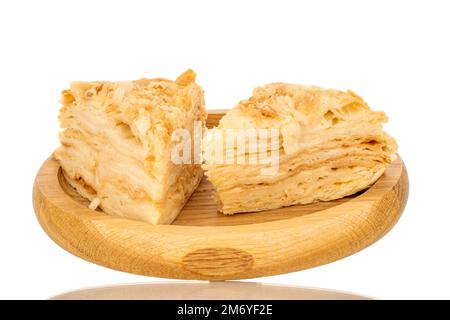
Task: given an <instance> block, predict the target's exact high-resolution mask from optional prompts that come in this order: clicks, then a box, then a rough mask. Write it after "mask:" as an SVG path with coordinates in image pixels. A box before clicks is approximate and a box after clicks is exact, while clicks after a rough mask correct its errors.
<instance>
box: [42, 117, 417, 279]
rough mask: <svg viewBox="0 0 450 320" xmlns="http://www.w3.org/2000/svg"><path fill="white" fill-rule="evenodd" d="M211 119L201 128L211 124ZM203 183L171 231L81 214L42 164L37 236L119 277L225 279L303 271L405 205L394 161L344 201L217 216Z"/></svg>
mask: <svg viewBox="0 0 450 320" xmlns="http://www.w3.org/2000/svg"><path fill="white" fill-rule="evenodd" d="M221 115H222V113H221V112H220V111H216V112H211V113H210V115H209V118H208V126H212V125H215V124H216V123H217V120H218V119H220V117H221ZM212 190H213V189H212V186H211V185H210V184H209V183H208V181H206V180H205V179H204V180H203V181H202V183H201V184H200V186H199V187H198V188H197V190H196V191H195V192H194V194H193V195H192V197H191V199H190V200H189V202H188V203H187V204H186V206H185V207H184V209H183V211H182V212H181V213H180V215H179V216H178V218H177V219H176V220H175V221H174V223H173V224H171V225H159V226H153V225H151V224H148V223H144V222H139V221H133V220H127V219H123V218H118V217H112V216H109V215H107V214H105V213H103V212H102V211H101V210H95V211H93V210H90V209H89V208H88V207H87V205H88V202H87V201H86V200H85V199H83V198H82V197H80V196H79V195H78V194H77V193H76V191H74V190H73V189H72V188H71V187H70V186H69V185H68V184H67V183H66V181H65V179H64V177H63V175H62V174H61V170H60V167H59V165H58V163H57V162H56V161H55V160H53V159H52V158H51V157H50V158H49V159H48V160H46V161H45V162H44V164H43V165H42V167H41V169H40V170H39V172H38V174H37V177H36V180H35V184H34V188H33V204H34V209H35V211H36V215H37V217H38V219H39V222H40V224H41V226H42V228H43V229H44V230H45V232H46V233H47V234H48V235H49V236H50V237H51V238H52V239H53V240H54V241H55V242H56V243H57V244H59V245H60V246H61V247H62V248H64V249H65V250H67V251H69V252H71V253H73V254H74V255H76V256H78V257H81V258H83V259H86V260H88V261H91V262H94V263H97V264H99V265H102V266H105V267H109V268H112V269H116V270H121V271H125V272H130V273H135V274H140V275H146V276H156V277H164V278H176V279H199V280H200V279H203V280H230V279H243V278H254V277H261V276H269V275H274V274H281V273H287V272H292V271H298V270H302V269H307V268H311V267H315V266H319V265H322V264H326V263H329V262H332V261H336V260H338V259H341V258H343V257H346V256H349V255H351V254H353V253H355V252H357V251H359V250H361V249H364V248H365V247H367V246H369V245H370V244H372V243H374V242H375V241H376V240H378V239H380V238H381V237H382V236H383V235H385V234H386V233H387V232H388V231H389V230H390V229H391V228H392V227H393V226H394V224H395V223H396V222H397V220H398V219H399V217H400V215H401V213H402V211H403V209H404V207H405V204H406V200H407V197H408V175H407V173H406V168H405V166H404V164H403V162H402V160H401V159H400V157H399V158H398V159H397V160H396V161H394V162H393V163H392V164H391V165H390V166H389V167H388V168H387V170H386V172H385V173H384V174H383V176H382V177H381V178H380V179H379V180H378V181H377V182H376V183H375V184H374V185H373V186H372V187H370V188H369V189H367V190H366V191H364V192H362V193H359V194H357V195H353V196H350V197H346V198H344V199H340V200H336V201H330V202H319V203H314V204H310V205H299V206H292V207H286V208H282V209H276V210H270V211H264V212H256V213H241V214H236V215H233V216H224V215H222V214H220V213H218V212H217V208H216V205H215V203H214V201H213V199H212V197H211V195H212Z"/></svg>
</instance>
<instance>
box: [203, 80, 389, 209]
mask: <svg viewBox="0 0 450 320" xmlns="http://www.w3.org/2000/svg"><path fill="white" fill-rule="evenodd" d="M386 121H387V117H386V115H385V114H384V113H383V112H375V111H373V110H371V109H370V108H369V107H368V105H367V104H366V103H365V102H364V101H363V100H362V99H361V98H360V97H359V96H357V95H356V94H355V93H353V92H351V91H347V92H343V91H338V90H331V89H330V90H327V89H321V88H318V87H311V86H301V85H293V84H285V83H273V84H269V85H266V86H263V87H260V88H257V89H255V90H254V92H253V96H252V97H251V98H249V99H248V100H244V101H241V102H240V103H239V104H238V105H237V106H236V107H234V108H233V109H231V110H230V111H229V112H228V113H227V114H226V115H225V116H224V117H223V118H222V119H221V120H220V123H219V125H218V127H216V128H214V129H212V130H209V131H208V134H207V135H206V137H204V139H203V152H204V154H203V157H204V162H205V164H204V169H205V170H206V175H207V176H208V179H209V180H210V181H211V182H212V184H213V185H214V186H215V189H216V195H215V196H216V199H217V202H218V204H219V207H220V210H221V211H222V212H223V213H225V214H233V213H237V212H248V211H260V210H265V209H274V208H279V207H283V206H289V205H294V204H307V203H311V202H315V201H328V200H333V199H337V198H341V197H345V196H347V195H351V194H354V193H356V192H358V191H361V190H363V189H365V188H367V187H368V186H370V185H371V184H373V183H374V182H375V181H376V180H377V179H378V178H379V177H380V176H381V175H382V174H383V172H384V170H385V169H386V167H387V166H388V165H389V163H390V162H391V161H392V160H393V159H394V158H395V152H396V150H397V145H396V142H395V140H394V139H393V138H391V137H390V136H389V135H387V134H386V133H385V132H384V131H383V128H382V124H383V123H384V122H386Z"/></svg>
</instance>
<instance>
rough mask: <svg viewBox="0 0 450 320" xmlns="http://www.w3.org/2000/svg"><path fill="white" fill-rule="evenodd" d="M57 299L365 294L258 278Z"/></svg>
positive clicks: (104, 290) (84, 292)
mask: <svg viewBox="0 0 450 320" xmlns="http://www.w3.org/2000/svg"><path fill="white" fill-rule="evenodd" d="M51 299H53V300H74V299H75V300H122V299H123V300H201V299H205V300H206V299H209V300H230V299H240V300H252V299H254V300H315V299H324V300H337V299H340V300H360V299H364V300H365V299H370V298H369V297H365V296H362V295H357V294H352V293H345V292H339V291H334V290H326V289H315V288H303V287H295V286H279V285H271V284H263V283H255V282H238V281H217V282H179V283H177V282H170V283H144V284H125V285H115V286H105V287H98V288H89V289H80V290H76V291H72V292H67V293H64V294H60V295H57V296H55V297H52V298H51Z"/></svg>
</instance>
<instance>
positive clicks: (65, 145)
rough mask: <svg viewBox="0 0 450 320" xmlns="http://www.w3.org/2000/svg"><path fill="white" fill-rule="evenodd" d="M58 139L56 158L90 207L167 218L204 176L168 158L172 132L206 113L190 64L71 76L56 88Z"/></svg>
mask: <svg viewBox="0 0 450 320" xmlns="http://www.w3.org/2000/svg"><path fill="white" fill-rule="evenodd" d="M61 102H62V104H63V107H62V108H61V111H60V116H59V119H60V122H61V127H62V128H63V131H62V132H61V134H60V141H61V146H60V147H59V148H58V149H57V150H56V151H55V154H54V156H55V158H56V159H57V160H58V161H59V163H60V164H61V167H62V169H63V173H64V175H65V177H66V179H67V181H68V182H69V183H70V184H71V185H72V186H73V187H74V188H75V189H76V190H77V191H78V192H79V193H80V194H81V195H82V196H84V197H86V198H87V199H89V200H91V208H96V207H97V206H99V207H100V208H101V209H102V210H103V211H105V212H106V213H109V214H111V215H117V216H123V217H127V218H132V219H137V220H142V221H147V222H150V223H152V224H168V223H171V222H172V221H173V220H174V219H175V217H176V216H177V215H178V213H179V212H180V210H181V209H182V207H183V206H184V204H185V203H186V201H187V200H188V198H189V197H190V195H191V194H192V192H193V191H194V189H195V188H196V187H197V185H198V183H199V182H200V180H201V177H202V175H203V172H202V169H201V167H200V165H195V164H193V162H189V163H187V162H185V163H174V162H173V161H172V160H171V152H172V149H173V148H174V146H175V145H176V143H177V142H176V141H173V139H172V134H173V133H174V132H175V131H176V130H178V129H182V130H186V131H187V132H188V133H189V134H191V135H194V133H193V131H194V127H195V125H196V124H195V122H196V121H197V125H198V123H199V122H200V126H201V127H202V126H203V125H204V121H205V118H206V113H205V107H204V98H203V90H202V89H201V87H200V86H198V85H197V84H196V83H195V73H194V72H193V71H192V70H188V71H186V72H185V73H183V74H182V75H181V76H180V77H178V79H177V80H176V81H170V80H166V79H160V78H157V79H141V80H137V81H130V82H100V81H99V82H74V83H72V84H71V86H70V89H68V90H64V91H63V92H62V99H61Z"/></svg>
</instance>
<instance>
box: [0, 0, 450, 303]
mask: <svg viewBox="0 0 450 320" xmlns="http://www.w3.org/2000/svg"><path fill="white" fill-rule="evenodd" d="M448 3H449V2H448V1H421V2H419V1H411V0H410V1H379V0H378V1H310V2H307V3H305V2H300V1H271V2H268V1H255V2H251V1H242V0H240V1H230V0H227V1H222V2H219V1H178V2H174V1H155V2H151V1H131V0H127V1H111V0H110V1H81V0H77V1H56V0H55V1H44V0H41V1H8V2H6V1H2V2H1V4H0V33H1V38H0V103H1V105H0V110H1V115H2V121H1V126H0V130H1V134H0V137H1V149H0V150H1V159H0V161H1V169H2V175H1V184H0V188H1V189H0V195H1V223H0V246H1V248H0V298H38V299H46V298H48V297H50V296H52V295H55V294H58V293H61V292H65V291H68V290H74V289H79V288H83V287H86V286H97V285H104V284H117V283H128V282H147V281H167V280H161V279H153V278H145V277H139V276H134V275H129V274H125V273H121V272H116V271H112V270H108V269H106V268H103V267H99V266H97V265H94V264H91V263H88V262H85V261H83V260H81V259H78V258H76V257H74V256H72V255H70V254H69V253H67V252H65V251H64V250H62V249H60V248H59V247H58V246H57V245H56V244H54V243H53V242H52V241H51V240H50V239H49V238H48V237H47V236H46V235H45V234H44V232H43V231H42V230H41V228H40V227H39V225H38V223H37V221H36V219H35V216H34V212H33V208H32V203H31V189H32V183H33V179H34V176H35V174H36V172H37V171H38V169H39V166H40V165H41V163H42V162H43V161H44V160H45V159H46V158H47V157H48V156H49V155H50V153H51V152H52V151H53V150H54V148H55V147H56V146H57V144H58V142H57V132H58V122H57V114H58V109H59V105H58V103H57V100H58V99H59V93H60V91H61V90H62V89H63V88H65V87H67V86H68V84H69V82H70V81H71V80H98V79H104V80H127V79H135V78H140V77H160V76H162V77H169V78H175V77H176V76H177V75H178V74H179V73H181V72H182V71H184V70H185V69H186V68H189V67H190V68H193V69H194V70H195V71H196V72H197V73H198V79H197V80H198V82H199V83H200V84H201V85H202V86H203V88H204V89H205V91H206V102H207V106H208V108H210V109H211V108H227V107H232V106H233V105H234V104H235V103H236V102H237V101H239V100H241V99H243V98H246V97H248V96H249V95H250V94H251V90H252V88H253V87H254V86H257V85H262V84H265V83H268V82H274V81H284V82H293V83H303V84H315V85H319V86H324V87H333V88H340V89H347V88H350V89H352V90H354V91H356V92H357V93H358V94H360V95H361V96H363V97H364V98H365V99H366V100H367V101H368V103H369V105H371V106H372V108H374V109H378V110H384V111H386V112H387V114H388V115H389V117H390V122H389V124H388V126H387V130H388V131H389V133H390V134H391V135H393V136H394V137H395V138H396V139H397V140H398V143H399V145H400V150H399V153H400V154H401V156H402V157H403V159H404V161H405V163H406V165H407V167H408V170H409V175H410V185H411V186H410V198H409V203H408V205H407V208H406V210H405V212H404V214H403V217H402V218H401V220H400V222H399V223H398V224H397V226H396V227H395V228H394V229H393V230H392V231H391V232H390V233H389V234H388V235H387V236H386V237H384V238H383V239H382V240H380V241H379V242H377V243H376V244H374V245H373V246H371V247H370V248H368V249H366V250H364V251H362V252H360V253H358V254H356V255H354V256H351V257H349V258H346V259H344V260H341V261H338V262H335V263H332V264H329V265H326V266H322V267H318V268H315V269H311V270H307V271H302V272H296V273H291V274H286V275H280V276H276V277H270V278H264V279H259V280H256V281H263V282H270V283H278V284H294V285H301V286H314V287H323V288H333V289H339V290H345V291H349V292H355V293H361V294H365V295H369V296H374V297H378V298H384V299H391V298H450V276H449V270H450V258H449V254H450V250H449V248H448V246H449V244H450V225H449V223H450V210H449V207H448V204H447V203H446V201H447V200H448V199H449V197H450V196H449V189H448V186H449V183H448V181H450V179H449V178H450V177H449V173H448V163H449V159H448V155H449V153H448V147H449V138H450V135H449V133H450V132H449V127H450V124H449V117H450V111H449V110H450V97H449V93H450V81H449V80H450V63H449V58H450V45H449V44H450V41H449V39H450V37H449V32H450V19H449V16H450V7H449V6H448ZM253 281H254V280H253Z"/></svg>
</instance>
